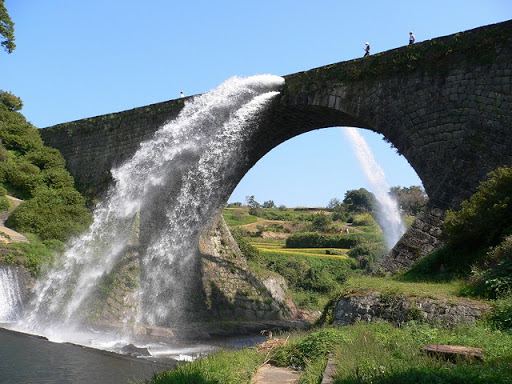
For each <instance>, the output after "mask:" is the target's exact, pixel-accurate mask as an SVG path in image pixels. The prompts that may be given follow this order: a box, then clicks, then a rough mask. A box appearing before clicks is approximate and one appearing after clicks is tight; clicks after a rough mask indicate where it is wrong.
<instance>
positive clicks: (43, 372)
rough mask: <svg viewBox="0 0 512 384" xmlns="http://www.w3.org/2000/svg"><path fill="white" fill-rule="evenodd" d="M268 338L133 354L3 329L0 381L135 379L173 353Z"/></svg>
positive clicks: (162, 366) (170, 361)
mask: <svg viewBox="0 0 512 384" xmlns="http://www.w3.org/2000/svg"><path fill="white" fill-rule="evenodd" d="M264 339H265V338H262V337H260V336H255V337H238V338H230V339H223V340H216V341H209V342H208V343H197V344H193V343H189V344H186V345H184V344H181V345H179V346H177V347H176V348H174V349H169V346H164V345H162V346H161V347H160V348H158V347H153V348H150V350H151V352H152V355H153V357H151V358H141V357H139V358H134V357H129V356H125V355H120V354H117V353H112V352H108V351H104V350H100V349H95V348H89V347H83V346H80V345H77V344H70V343H54V342H51V341H48V340H46V339H45V338H41V337H39V336H34V335H27V334H24V333H19V332H15V331H11V330H8V329H5V328H0V384H11V383H12V384H15V383H16V384H18V383H20V384H21V383H23V384H30V383H33V384H36V383H37V384H40V383H45V384H47V383H48V384H49V383H51V384H65V383H73V384H76V383H80V384H82V383H83V384H99V383H101V384H105V383H108V384H117V383H119V384H121V383H123V384H125V383H133V382H136V381H144V380H146V379H149V378H151V377H152V376H153V374H154V373H155V372H161V371H164V370H168V369H171V368H173V367H175V366H176V365H177V364H178V360H175V359H174V358H176V359H180V358H181V359H183V358H186V357H195V356H198V355H200V354H205V353H212V352H215V351H217V350H219V348H221V347H222V348H227V349H239V348H243V347H247V346H250V345H254V344H255V343H257V342H260V341H262V340H264ZM155 356H158V357H155ZM171 357H174V358H171Z"/></svg>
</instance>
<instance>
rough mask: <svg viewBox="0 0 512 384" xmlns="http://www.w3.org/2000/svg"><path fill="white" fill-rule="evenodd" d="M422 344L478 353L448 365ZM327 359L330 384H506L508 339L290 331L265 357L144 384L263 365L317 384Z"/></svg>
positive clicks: (217, 379) (215, 360) (207, 379)
mask: <svg viewBox="0 0 512 384" xmlns="http://www.w3.org/2000/svg"><path fill="white" fill-rule="evenodd" d="M430 344H449V345H464V346H468V347H476V348H481V349H482V350H483V355H484V357H483V360H482V361H474V362H467V361H465V360H456V361H448V360H443V359H438V358H433V357H430V356H428V355H425V354H423V353H422V352H421V348H422V347H424V346H426V345H430ZM329 356H332V359H333V362H334V365H335V372H336V373H335V376H334V380H333V383H339V384H341V383H348V384H356V383H358V384H365V383H368V384H369V383H382V384H384V383H386V384H387V383H404V384H405V383H429V384H430V383H432V384H433V383H465V384H466V383H469V384H472V383H510V382H512V369H511V364H512V334H511V333H507V332H501V331H495V330H492V329H491V328H489V327H487V326H486V325H485V324H479V325H476V326H471V327H468V326H459V327H452V328H443V327H433V326H429V325H426V324H417V323H414V322H410V323H408V324H406V325H404V326H402V327H400V328H398V327H394V326H392V325H391V324H389V323H384V322H378V323H363V322H361V323H356V324H354V325H350V326H344V327H325V328H317V329H313V330H311V331H308V332H303V331H301V332H294V333H292V334H291V335H289V336H288V343H287V344H285V345H284V346H282V347H281V348H279V349H277V350H275V351H273V352H272V353H271V354H270V355H267V354H258V353H257V352H256V350H255V349H254V348H248V349H245V350H243V351H237V352H228V351H221V352H219V353H217V354H214V355H210V356H206V357H203V358H201V359H198V360H196V361H194V362H191V363H185V364H183V365H180V366H178V367H177V368H176V369H174V370H172V371H169V372H164V373H158V374H155V375H154V377H153V379H152V380H150V381H148V383H150V384H163V383H175V384H179V383H198V384H204V383H208V384H214V383H227V384H230V383H249V382H250V380H251V377H252V376H253V374H254V373H255V371H256V370H257V368H258V367H259V366H260V364H262V363H263V362H264V360H265V359H266V358H268V359H269V361H270V362H271V363H272V364H273V365H276V366H283V367H291V368H294V369H299V370H301V372H302V373H301V376H300V379H299V383H303V384H304V383H310V384H312V383H315V384H317V383H320V382H321V380H322V376H323V373H324V369H325V366H326V363H327V359H328V357H329Z"/></svg>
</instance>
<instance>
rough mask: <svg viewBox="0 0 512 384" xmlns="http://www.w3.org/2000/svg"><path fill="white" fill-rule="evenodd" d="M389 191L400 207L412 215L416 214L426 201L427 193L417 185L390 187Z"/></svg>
mask: <svg viewBox="0 0 512 384" xmlns="http://www.w3.org/2000/svg"><path fill="white" fill-rule="evenodd" d="M390 193H391V194H392V195H393V196H394V197H395V199H396V200H397V202H398V205H399V206H400V208H401V209H402V210H403V211H404V212H405V213H407V214H409V215H412V216H417V215H418V214H419V213H420V212H421V210H422V209H423V208H424V207H425V205H426V204H427V201H428V196H427V194H426V193H425V191H424V189H423V188H422V187H421V186H419V185H413V186H411V187H400V186H398V187H392V188H391V189H390Z"/></svg>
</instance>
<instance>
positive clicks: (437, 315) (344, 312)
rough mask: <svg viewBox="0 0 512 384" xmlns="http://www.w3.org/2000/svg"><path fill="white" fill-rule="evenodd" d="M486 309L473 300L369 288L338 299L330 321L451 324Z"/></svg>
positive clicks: (470, 320) (470, 318)
mask: <svg viewBox="0 0 512 384" xmlns="http://www.w3.org/2000/svg"><path fill="white" fill-rule="evenodd" d="M489 310H490V307H489V306H488V305H486V304H484V303H482V302H477V301H472V300H457V301H450V300H446V299H431V298H419V297H405V296H401V295H393V294H383V293H380V292H374V291H369V292H364V293H356V294H352V295H348V296H345V297H343V298H341V299H340V300H339V301H338V302H337V304H336V306H335V307H334V310H333V313H332V317H333V323H334V324H338V325H346V324H352V323H354V322H356V321H367V322H371V321H377V320H384V321H389V322H392V323H394V324H403V323H405V322H407V321H410V320H415V321H418V322H427V323H429V324H434V325H454V324H467V323H474V322H476V321H477V320H479V319H481V318H482V317H483V316H484V315H485V314H486V313H488V312H489Z"/></svg>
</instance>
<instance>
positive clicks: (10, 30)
mask: <svg viewBox="0 0 512 384" xmlns="http://www.w3.org/2000/svg"><path fill="white" fill-rule="evenodd" d="M4 3H5V0H0V36H2V37H3V38H4V39H5V40H3V41H2V42H1V43H0V45H2V47H4V49H5V50H6V51H7V53H12V51H14V49H15V48H16V44H14V23H13V22H12V20H11V18H10V16H9V13H7V8H5V4H4Z"/></svg>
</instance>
